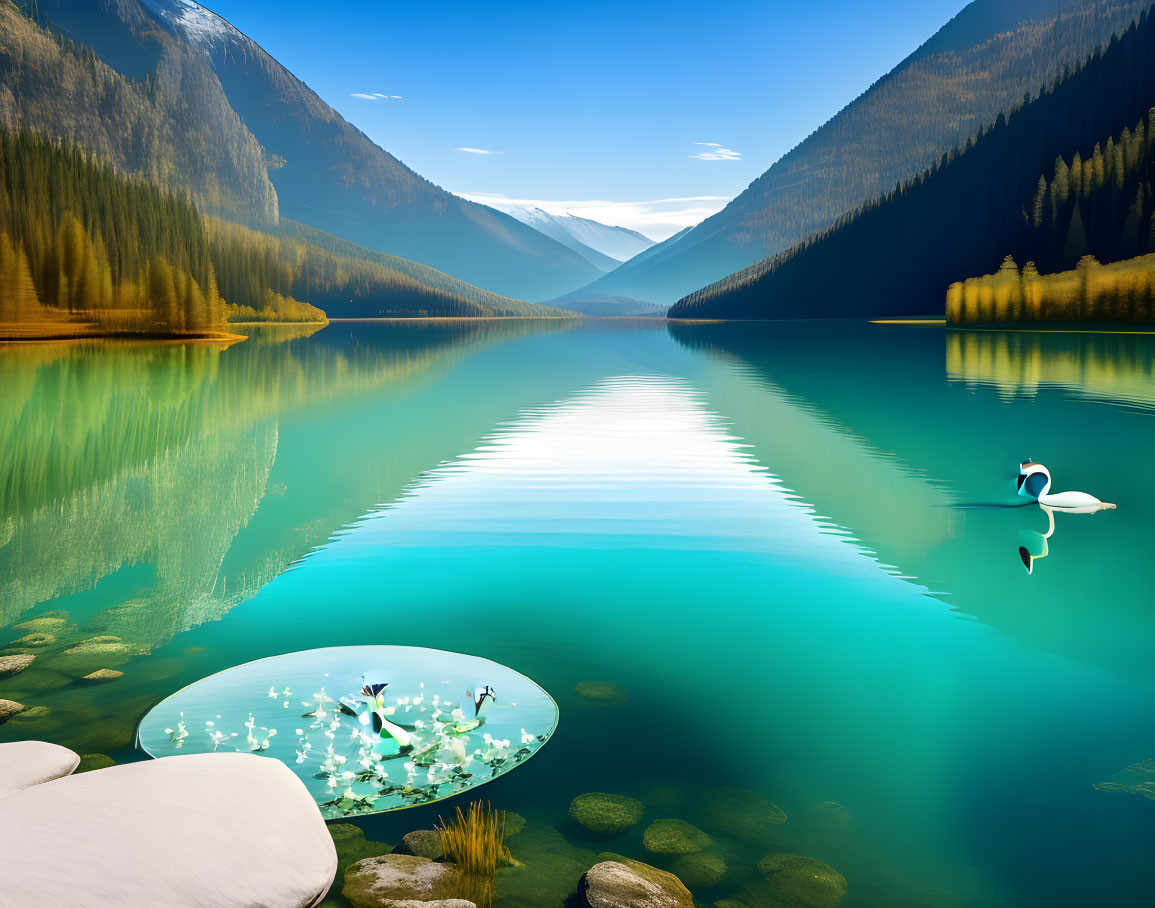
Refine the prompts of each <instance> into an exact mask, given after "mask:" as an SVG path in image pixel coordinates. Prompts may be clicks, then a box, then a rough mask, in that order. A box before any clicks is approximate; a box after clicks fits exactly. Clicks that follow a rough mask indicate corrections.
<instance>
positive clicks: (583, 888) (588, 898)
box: [579, 855, 694, 908]
mask: <svg viewBox="0 0 1155 908" xmlns="http://www.w3.org/2000/svg"><path fill="white" fill-rule="evenodd" d="M601 857H612V860H603V861H602V862H601V863H599V864H595V865H594V866H593V867H591V868H590V869H589V870H588V871H587V872H586V874H585V876H583V877H582V879H581V885H580V887H579V892H580V893H581V897H582V901H583V904H585V905H588V906H589V908H694V898H693V896H691V895H690V891H689V890H688V889H687V888H686V887H685V885H684V884H683V883H682V881H681V880H679V879H678V878H677V877H676V876H674V875H673V874H672V873H667V872H666V871H665V870H659V869H658V868H657V867H651V866H650V865H649V864H643V863H642V862H641V861H632V860H630V859H629V858H620V857H618V856H617V855H613V856H610V855H601Z"/></svg>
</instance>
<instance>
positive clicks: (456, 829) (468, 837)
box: [436, 801, 511, 877]
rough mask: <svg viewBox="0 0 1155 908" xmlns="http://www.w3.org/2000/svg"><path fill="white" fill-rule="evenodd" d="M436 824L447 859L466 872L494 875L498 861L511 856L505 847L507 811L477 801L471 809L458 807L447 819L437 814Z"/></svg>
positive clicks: (501, 862) (484, 875)
mask: <svg viewBox="0 0 1155 908" xmlns="http://www.w3.org/2000/svg"><path fill="white" fill-rule="evenodd" d="M436 828H437V831H438V832H439V833H441V847H442V848H443V849H444V851H445V859H446V860H447V861H452V862H453V863H454V864H456V865H457V866H458V867H460V868H461V870H462V871H464V872H465V873H467V874H471V875H474V876H482V877H492V876H493V875H494V873H496V872H497V867H498V865H499V864H508V863H509V862H510V860H511V856H510V853H509V849H508V848H506V847H505V814H504V813H499V812H497V811H494V810H493V808H492V807H490V805H489V804H482V803H481V801H474V802H472V803H471V804H470V805H469V810H468V812H463V811H462V810H461V808H460V807H457V808H456V815H455V816H454V817H453V818H452V819H451V820H450V821H449V822H448V823H446V822H445V821H444V820H443V819H442V818H441V817H438V818H437V827H436Z"/></svg>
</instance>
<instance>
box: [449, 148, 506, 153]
mask: <svg viewBox="0 0 1155 908" xmlns="http://www.w3.org/2000/svg"><path fill="white" fill-rule="evenodd" d="M457 150H458V151H464V152H465V153H466V154H505V152H504V151H491V150H490V149H488V148H458V149H457Z"/></svg>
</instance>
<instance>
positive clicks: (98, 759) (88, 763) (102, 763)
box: [72, 754, 118, 775]
mask: <svg viewBox="0 0 1155 908" xmlns="http://www.w3.org/2000/svg"><path fill="white" fill-rule="evenodd" d="M116 765H118V764H117V762H116V760H114V759H112V757H110V756H109V755H108V754H81V755H80V764H79V765H78V766H77V767H76V769H74V770H73V771H72V774H73V775H76V773H78V772H92V771H93V770H94V769H108V768H109V767H110V766H116Z"/></svg>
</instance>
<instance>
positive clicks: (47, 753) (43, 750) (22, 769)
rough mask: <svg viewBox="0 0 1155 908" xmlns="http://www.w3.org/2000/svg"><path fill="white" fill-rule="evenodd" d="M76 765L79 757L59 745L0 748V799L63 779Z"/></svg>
mask: <svg viewBox="0 0 1155 908" xmlns="http://www.w3.org/2000/svg"><path fill="white" fill-rule="evenodd" d="M79 765H80V756H79V755H78V754H74V753H73V752H72V751H71V750H69V749H68V748H67V747H61V746H60V745H59V744H49V743H48V742H47V741H14V742H12V743H11V744H0V798H3V797H5V796H6V795H10V794H12V793H13V792H17V791H22V790H23V789H25V788H31V787H32V786H33V785H39V784H40V783H41V782H51V781H52V780H53V779H59V778H61V777H62V776H67V775H69V774H71V773H72V771H73V770H74V769H76V767H77V766H79ZM2 884H3V880H0V885H2Z"/></svg>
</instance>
